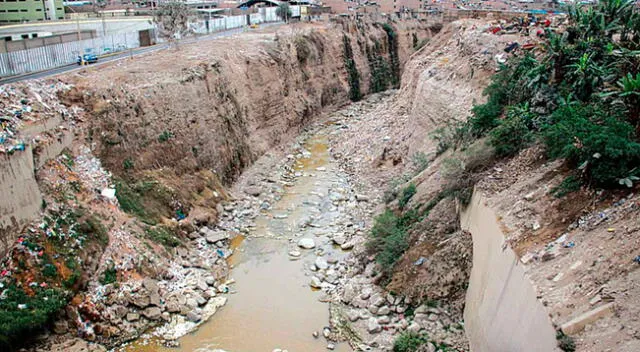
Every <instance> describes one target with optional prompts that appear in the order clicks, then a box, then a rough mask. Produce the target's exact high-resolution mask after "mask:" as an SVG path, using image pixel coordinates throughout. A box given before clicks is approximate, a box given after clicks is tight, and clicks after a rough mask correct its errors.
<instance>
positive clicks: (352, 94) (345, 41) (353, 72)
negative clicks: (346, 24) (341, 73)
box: [342, 35, 362, 101]
mask: <svg viewBox="0 0 640 352" xmlns="http://www.w3.org/2000/svg"><path fill="white" fill-rule="evenodd" d="M342 46H343V50H344V52H343V55H342V58H343V60H344V66H345V68H346V70H347V75H348V79H349V98H350V99H351V101H358V100H360V99H361V98H362V93H361V92H360V73H358V68H357V67H356V62H355V60H354V59H353V49H352V48H351V40H349V37H347V36H346V35H343V36H342Z"/></svg>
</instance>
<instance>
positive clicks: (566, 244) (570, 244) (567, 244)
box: [563, 242, 576, 248]
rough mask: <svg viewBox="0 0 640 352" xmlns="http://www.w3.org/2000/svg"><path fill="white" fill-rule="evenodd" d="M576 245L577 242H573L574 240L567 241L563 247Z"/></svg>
mask: <svg viewBox="0 0 640 352" xmlns="http://www.w3.org/2000/svg"><path fill="white" fill-rule="evenodd" d="M575 245H576V244H575V243H573V242H567V243H565V244H564V246H563V247H564V248H573V247H575Z"/></svg>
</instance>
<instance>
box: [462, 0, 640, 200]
mask: <svg viewBox="0 0 640 352" xmlns="http://www.w3.org/2000/svg"><path fill="white" fill-rule="evenodd" d="M633 6H634V5H633V1H631V0H604V1H601V2H600V3H599V4H598V5H597V6H595V7H591V8H587V7H574V8H572V9H571V10H570V11H569V26H568V27H567V28H566V30H565V31H563V32H562V33H555V32H553V31H551V30H548V31H547V38H548V39H547V41H546V42H545V44H544V49H545V50H544V52H543V53H541V54H538V55H534V54H530V53H525V54H523V55H519V56H513V57H511V58H510V59H509V60H508V62H507V63H506V64H504V65H502V67H500V71H499V72H498V73H497V74H496V75H495V76H494V77H493V78H492V82H491V84H490V85H489V86H488V87H487V89H486V91H485V94H486V95H487V97H488V99H487V102H486V103H485V104H481V105H477V106H475V107H474V108H473V116H472V117H471V118H470V119H469V120H468V122H467V123H465V124H463V125H461V126H458V127H457V129H456V131H455V133H454V135H456V138H457V142H458V143H460V142H462V144H464V143H468V141H470V140H473V139H474V138H479V137H482V136H485V135H488V137H489V142H490V144H491V145H492V146H493V147H494V148H495V150H496V155H497V156H498V157H509V156H512V155H515V154H517V152H518V151H519V150H520V149H522V148H525V147H526V146H528V145H529V144H530V143H531V142H533V141H535V140H537V141H540V142H542V143H544V145H545V146H546V151H547V155H548V157H549V158H563V159H565V160H566V161H567V163H568V164H569V165H570V166H571V167H572V168H573V169H574V170H575V174H576V177H579V178H580V179H581V180H582V182H583V183H584V184H587V185H590V186H594V187H603V188H614V187H620V186H628V187H631V186H632V185H633V182H634V181H637V180H638V174H640V168H638V166H640V143H639V133H640V104H639V103H640V74H639V73H638V68H639V66H640V58H639V57H638V50H640V14H638V13H636V12H635V11H634V10H633Z"/></svg>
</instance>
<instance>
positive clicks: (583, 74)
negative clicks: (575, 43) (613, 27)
mask: <svg viewBox="0 0 640 352" xmlns="http://www.w3.org/2000/svg"><path fill="white" fill-rule="evenodd" d="M593 57H594V54H593V53H591V54H589V53H584V54H582V56H580V57H579V58H578V60H577V61H575V62H574V63H573V64H570V65H568V66H567V67H568V68H569V69H570V70H571V71H570V72H569V78H570V80H571V82H572V84H571V86H572V89H573V91H574V92H575V95H576V97H577V98H578V99H580V100H582V101H586V100H588V99H589V97H591V94H592V93H593V92H595V91H596V90H597V89H598V88H599V87H601V86H602V84H603V83H604V81H605V79H606V78H607V77H608V76H609V70H608V69H607V67H605V66H603V65H601V64H600V63H598V62H597V61H596V60H594V59H593Z"/></svg>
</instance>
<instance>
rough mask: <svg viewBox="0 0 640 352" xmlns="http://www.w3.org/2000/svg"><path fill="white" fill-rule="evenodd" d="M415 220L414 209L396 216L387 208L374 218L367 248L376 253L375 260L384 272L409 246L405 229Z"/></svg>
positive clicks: (391, 267)
mask: <svg viewBox="0 0 640 352" xmlns="http://www.w3.org/2000/svg"><path fill="white" fill-rule="evenodd" d="M416 221H419V216H418V214H417V212H416V211H409V212H406V213H405V215H403V216H397V215H396V214H395V213H394V212H393V211H391V210H389V209H387V210H385V212H384V213H382V214H380V215H378V216H377V217H376V218H375V219H374V224H373V227H372V228H371V232H370V238H369V241H368V242H367V248H369V250H372V251H374V252H376V253H377V254H376V261H377V262H378V263H379V264H380V265H381V266H382V268H383V270H384V271H385V273H386V274H388V273H389V272H390V271H391V269H393V266H394V265H395V263H396V261H397V260H398V259H400V257H402V254H404V252H405V251H406V250H407V249H408V248H409V243H408V242H407V230H408V229H409V228H410V227H411V225H412V224H413V223H415V222H416Z"/></svg>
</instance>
